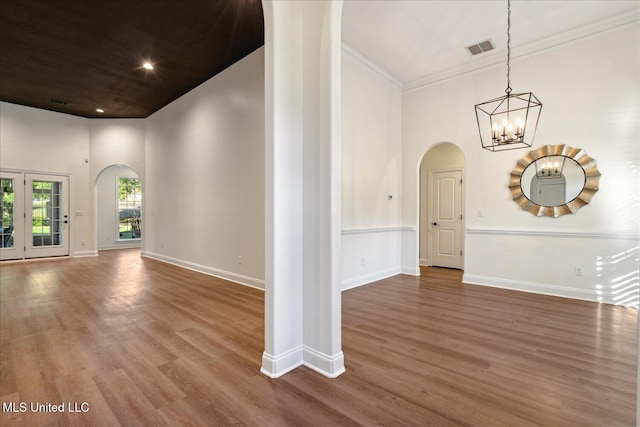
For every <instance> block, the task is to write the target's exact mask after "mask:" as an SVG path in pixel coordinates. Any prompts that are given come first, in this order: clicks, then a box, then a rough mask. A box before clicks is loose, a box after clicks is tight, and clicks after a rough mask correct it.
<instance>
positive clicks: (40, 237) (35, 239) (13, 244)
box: [0, 172, 69, 260]
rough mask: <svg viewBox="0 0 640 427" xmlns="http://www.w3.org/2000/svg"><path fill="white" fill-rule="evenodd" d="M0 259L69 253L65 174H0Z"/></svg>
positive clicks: (66, 182) (67, 187)
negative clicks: (0, 222) (0, 229)
mask: <svg viewBox="0 0 640 427" xmlns="http://www.w3.org/2000/svg"><path fill="white" fill-rule="evenodd" d="M0 175H1V176H0V178H1V179H2V191H3V197H2V245H1V247H0V259H3V260H5V259H21V258H40V257H51V256H63V255H69V201H68V199H69V197H68V194H69V177H68V176H59V175H39V174H30V173H5V172H2V173H1V174H0Z"/></svg>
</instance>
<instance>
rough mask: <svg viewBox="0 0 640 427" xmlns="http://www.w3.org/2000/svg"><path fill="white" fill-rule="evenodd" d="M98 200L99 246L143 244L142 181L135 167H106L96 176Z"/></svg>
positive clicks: (111, 247)
mask: <svg viewBox="0 0 640 427" xmlns="http://www.w3.org/2000/svg"><path fill="white" fill-rule="evenodd" d="M95 203H96V205H95V213H96V218H95V224H96V225H95V230H96V231H95V233H96V236H95V242H96V246H97V249H98V250H107V249H123V248H139V247H141V241H142V230H141V222H142V182H141V180H140V177H139V176H138V174H137V173H136V172H135V171H134V170H133V169H131V168H129V167H127V166H124V165H111V166H108V167H106V168H104V169H103V170H102V171H101V172H100V173H99V174H98V176H97V178H96V182H95Z"/></svg>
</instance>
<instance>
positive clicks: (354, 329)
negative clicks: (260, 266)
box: [0, 250, 637, 427]
mask: <svg viewBox="0 0 640 427" xmlns="http://www.w3.org/2000/svg"><path fill="white" fill-rule="evenodd" d="M460 279H461V272H459V271H456V270H446V269H434V268H427V269H424V270H423V275H422V276H421V277H412V276H396V277H392V278H389V279H386V280H382V281H380V282H377V283H374V284H371V285H367V286H363V287H360V288H356V289H352V290H349V291H346V292H344V293H343V296H342V303H343V306H342V307H343V337H342V338H343V350H344V353H345V360H346V368H347V372H346V373H344V374H343V375H341V376H340V377H338V378H337V379H327V378H325V377H323V376H321V375H320V374H317V373H315V372H313V371H311V370H310V369H307V368H304V367H303V368H299V369H296V370H295V371H293V372H291V373H289V374H287V375H285V376H283V377H282V378H280V379H275V380H273V379H269V378H267V377H266V376H264V375H262V374H260V372H259V370H260V363H261V355H262V351H263V349H264V345H263V330H264V322H263V315H264V312H263V305H264V294H263V293H262V292H261V291H258V290H255V289H252V288H248V287H244V286H240V285H236V284H232V283H228V282H225V281H223V280H220V279H216V278H213V277H209V276H205V275H201V274H198V273H195V272H192V271H189V270H184V269H180V268H177V267H173V266H170V265H166V264H162V263H159V262H156V261H153V260H149V259H143V258H140V257H139V251H136V250H122V251H106V252H101V253H100V256H99V257H95V258H77V259H64V260H47V261H37V262H26V263H11V264H4V263H3V264H2V265H0V283H1V287H0V309H1V311H0V314H1V318H0V337H1V348H0V359H1V360H0V364H1V378H0V380H1V381H0V395H1V399H2V404H3V409H4V410H3V412H2V418H1V419H0V424H2V426H3V427H4V426H10V425H21V426H44V425H47V426H48V425H65V426H66V425H93V426H103V425H104V426H117V425H123V426H156V425H169V426H180V425H195V426H199V425H201V426H212V425H226V424H240V425H260V426H262V425H277V426H281V425H295V426H303V425H305V426H306V425H318V426H327V425H366V426H369V425H389V426H402V425H407V426H408V425H420V426H439V425H468V426H471V425H475V426H499V425H505V426H518V427H520V426H528V425H544V426H588V425H594V426H595V425H597V426H616V425H617V426H632V425H634V424H635V402H636V400H635V388H636V354H637V353H636V351H637V350H636V349H637V329H636V328H637V311H636V310H635V309H629V308H622V307H615V306H610V305H600V304H595V303H590V302H582V301H575V300H568V299H562V298H555V297H548V296H542V295H534V294H526V293H521V292H513V291H506V290H499V289H493V288H487V287H481V286H471V285H463V284H461V283H460ZM10 402H16V406H15V407H14V408H13V409H15V411H16V412H11V411H8V409H11V408H10V406H9V403H10ZM20 402H23V403H24V404H26V405H27V408H26V411H25V412H20V406H19V403H20ZM35 402H39V403H40V404H42V405H45V404H47V403H49V404H50V405H49V406H48V407H47V406H43V409H47V408H48V409H50V411H49V412H43V411H39V412H33V411H31V408H30V407H29V406H30V405H31V404H33V403H35ZM61 403H62V404H63V405H64V407H63V409H64V411H63V412H52V409H54V406H53V405H60V404H61ZM69 403H70V404H71V405H72V409H77V410H78V411H77V412H70V411H69V407H68V406H67V405H68V404H69ZM83 404H84V405H83ZM56 408H57V407H56ZM83 409H88V411H86V412H82V411H83Z"/></svg>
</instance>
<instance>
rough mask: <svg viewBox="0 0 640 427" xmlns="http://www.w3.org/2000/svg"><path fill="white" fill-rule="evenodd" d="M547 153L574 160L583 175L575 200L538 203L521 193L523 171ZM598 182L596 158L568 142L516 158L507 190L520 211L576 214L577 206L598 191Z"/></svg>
mask: <svg viewBox="0 0 640 427" xmlns="http://www.w3.org/2000/svg"><path fill="white" fill-rule="evenodd" d="M547 156H565V157H568V158H570V159H573V160H574V161H575V162H576V163H578V164H579V165H580V167H581V168H582V170H583V171H584V175H585V182H584V187H582V191H581V192H580V194H578V195H577V196H576V197H575V199H573V200H571V201H569V202H567V203H565V204H564V205H559V206H541V205H538V204H536V203H533V202H532V201H531V200H529V199H528V198H527V196H525V195H524V193H523V192H522V183H521V180H522V174H523V173H524V170H525V169H526V168H527V167H528V166H529V165H531V164H532V163H533V162H535V161H536V160H538V159H540V158H542V157H547ZM599 181H600V171H599V170H598V166H597V165H596V161H595V160H594V159H592V158H591V157H590V156H589V155H588V154H587V153H585V151H584V150H582V149H580V148H574V147H570V146H568V145H545V146H544V147H541V148H538V149H537V150H531V151H529V153H528V154H527V155H526V156H524V157H523V158H521V159H520V160H518V163H517V164H516V167H515V168H513V170H512V171H511V179H510V181H509V190H511V197H512V198H513V200H514V201H515V202H516V203H517V204H518V205H520V207H521V208H522V210H525V211H528V212H531V213H532V214H533V215H535V216H549V217H554V218H557V217H559V216H562V215H566V214H572V213H575V212H576V211H577V210H578V209H580V208H581V207H583V206H584V205H586V204H588V203H589V202H590V201H591V198H593V195H594V194H596V192H597V191H598V183H599Z"/></svg>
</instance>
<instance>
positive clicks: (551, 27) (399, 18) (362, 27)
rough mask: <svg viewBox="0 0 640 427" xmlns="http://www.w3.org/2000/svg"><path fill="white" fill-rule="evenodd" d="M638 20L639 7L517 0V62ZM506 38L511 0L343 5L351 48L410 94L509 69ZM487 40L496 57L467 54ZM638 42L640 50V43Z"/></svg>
mask: <svg viewBox="0 0 640 427" xmlns="http://www.w3.org/2000/svg"><path fill="white" fill-rule="evenodd" d="M638 20H640V1H637V0H631V1H615V0H601V1H592V0H570V1H560V0H554V1H551V0H544V1H534V0H527V1H524V0H514V1H512V2H511V48H512V58H515V57H517V56H518V55H523V54H527V53H532V52H535V51H539V50H541V49H545V48H549V47H552V46H554V45H557V44H560V43H564V42H568V41H571V40H575V39H578V38H581V37H585V36H588V35H591V34H594V33H597V32H600V31H603V30H606V29H610V28H613V27H616V26H619V25H624V24H627V23H629V22H633V21H636V22H637V21H638ZM506 33H507V2H506V1H505V0H499V1H487V0H483V1H454V0H446V1H435V0H420V1H400V0H397V1H380V0H373V1H368V0H345V2H344V6H343V18H342V40H343V42H344V43H345V44H346V45H348V46H349V47H351V48H352V49H353V50H355V51H356V53H358V54H360V55H362V56H364V57H365V58H367V59H368V60H369V61H370V62H372V63H373V64H375V65H376V66H378V67H379V68H380V69H382V70H383V71H384V72H385V73H387V74H388V75H390V76H391V77H392V78H394V79H396V80H397V81H398V83H399V84H401V85H402V86H403V89H405V90H408V89H411V88H414V87H418V86H421V85H425V84H430V83H433V82H436V81H439V80H442V79H445V78H450V77H452V76H455V75H459V74H462V73H465V72H469V71H473V70H475V69H480V68H484V67H487V66H491V65H495V64H498V63H504V62H505V60H506V46H507V34H506ZM487 39H490V40H492V41H493V42H494V45H495V46H496V49H495V50H493V51H489V52H485V53H483V54H480V55H477V56H472V55H471V54H470V53H469V52H468V51H467V49H466V47H467V46H469V45H472V44H476V43H479V42H482V41H484V40H487ZM630 43H631V45H630V46H633V47H635V48H636V49H639V48H640V40H631V41H630ZM628 47H629V46H626V47H622V46H620V47H617V46H616V47H612V48H628Z"/></svg>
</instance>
